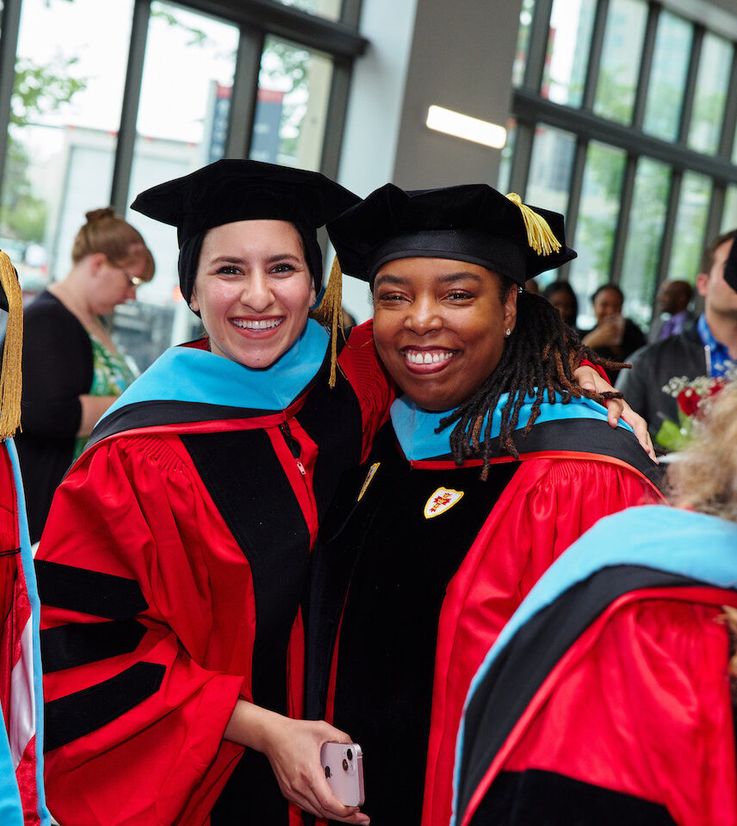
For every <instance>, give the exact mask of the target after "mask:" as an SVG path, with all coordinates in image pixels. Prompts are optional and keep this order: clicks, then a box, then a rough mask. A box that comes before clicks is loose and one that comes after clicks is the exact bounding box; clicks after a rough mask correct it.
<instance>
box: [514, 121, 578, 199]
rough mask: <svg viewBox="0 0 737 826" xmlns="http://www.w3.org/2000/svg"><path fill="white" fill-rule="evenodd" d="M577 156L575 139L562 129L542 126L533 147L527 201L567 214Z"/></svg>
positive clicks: (537, 130)
mask: <svg viewBox="0 0 737 826" xmlns="http://www.w3.org/2000/svg"><path fill="white" fill-rule="evenodd" d="M575 152H576V139H575V137H574V136H573V135H570V134H568V133H567V132H561V130H560V129H553V128H551V127H548V126H539V127H538V128H537V129H536V130H535V142H534V143H533V145H532V159H531V161H530V175H529V179H528V183H527V191H526V193H525V201H527V202H528V203H530V204H534V205H536V206H541V207H544V208H545V209H553V210H555V211H556V212H563V213H565V211H566V210H567V209H568V192H569V189H570V185H571V170H572V168H573V157H574V155H575Z"/></svg>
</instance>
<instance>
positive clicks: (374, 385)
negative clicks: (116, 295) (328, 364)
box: [338, 320, 394, 463]
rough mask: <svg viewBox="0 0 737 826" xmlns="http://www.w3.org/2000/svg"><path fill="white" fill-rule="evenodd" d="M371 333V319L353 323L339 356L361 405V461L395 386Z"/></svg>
mask: <svg viewBox="0 0 737 826" xmlns="http://www.w3.org/2000/svg"><path fill="white" fill-rule="evenodd" d="M373 333H374V323H373V321H372V320H369V321H366V322H364V323H363V324H360V325H359V326H358V327H354V328H353V329H352V330H351V332H350V335H349V336H348V341H347V342H346V344H345V347H343V349H342V351H341V353H340V356H339V358H338V364H339V365H340V369H341V370H342V371H343V373H344V375H345V376H346V378H347V379H348V381H349V382H350V384H351V387H352V388H353V391H354V393H355V394H356V396H357V398H358V403H359V406H360V408H361V426H362V433H363V440H362V448H361V462H362V463H363V462H365V461H366V459H368V456H369V453H370V451H371V447H372V445H373V441H374V436H375V435H376V434H377V432H378V431H379V428H380V427H381V426H382V425H383V424H384V422H386V420H387V418H388V416H389V408H390V407H391V404H392V402H393V401H394V390H393V388H392V385H391V384H390V382H389V378H388V376H387V374H386V372H385V370H384V368H383V367H382V365H381V363H380V362H379V357H378V356H377V354H376V347H375V346H374V338H373Z"/></svg>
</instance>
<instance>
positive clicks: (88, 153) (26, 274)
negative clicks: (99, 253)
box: [0, 0, 133, 294]
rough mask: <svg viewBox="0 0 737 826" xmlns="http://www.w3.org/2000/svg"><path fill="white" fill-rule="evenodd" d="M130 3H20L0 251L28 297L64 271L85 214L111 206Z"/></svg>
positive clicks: (0, 215) (93, 0)
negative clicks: (10, 254)
mask: <svg viewBox="0 0 737 826" xmlns="http://www.w3.org/2000/svg"><path fill="white" fill-rule="evenodd" d="M132 9H133V0H110V1H109V2H106V3H104V4H103V3H99V2H97V0H75V2H74V3H59V2H54V3H50V2H47V0H25V2H24V3H23V6H22V14H21V20H20V32H19V41H18V51H17V56H16V76H15V84H14V90H13V98H12V104H11V106H12V112H11V120H10V128H9V131H8V139H9V143H8V154H7V158H6V164H5V176H4V180H3V186H2V199H1V200H0V247H3V248H6V249H7V248H10V247H9V244H8V242H9V241H11V242H13V244H14V246H13V247H12V249H13V251H14V253H15V255H14V258H15V261H16V263H17V266H18V269H19V273H20V278H21V283H22V285H23V288H24V290H25V291H26V292H27V293H29V294H34V293H37V292H38V291H40V290H41V289H43V287H44V286H45V285H46V283H48V281H49V279H50V278H51V277H52V276H55V277H61V276H62V275H64V274H65V273H66V271H67V269H68V267H69V266H70V251H71V244H72V240H73V236H74V234H75V233H76V231H77V229H78V228H79V227H80V226H81V224H82V222H83V220H84V213H85V212H86V211H87V210H90V209H94V208H96V207H101V206H107V205H108V204H109V203H110V182H111V177H112V169H113V159H114V154H115V148H116V135H117V130H118V127H119V124H120V108H121V103H122V99H123V86H124V82H125V69H126V62H127V59H128V32H129V30H130V21H131V17H132ZM100 31H115V32H117V36H116V37H114V38H110V37H99V36H97V35H96V34H93V32H100Z"/></svg>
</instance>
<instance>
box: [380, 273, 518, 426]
mask: <svg viewBox="0 0 737 826" xmlns="http://www.w3.org/2000/svg"><path fill="white" fill-rule="evenodd" d="M502 292H503V290H502V279H501V278H500V277H499V276H498V275H497V274H496V273H494V272H492V271H491V270H487V269H486V268H485V267H481V266H478V265H476V264H469V263H466V262H465V261H455V260H450V259H445V258H403V259H398V260H396V261H389V262H388V263H386V264H384V265H383V266H382V267H381V268H380V269H379V271H378V273H377V275H376V279H375V282H374V289H373V295H374V340H375V341H376V348H377V350H378V352H379V355H380V357H381V360H382V361H383V362H384V364H385V366H386V368H387V370H388V371H389V373H390V375H391V376H392V378H393V379H394V381H395V382H396V383H397V384H398V385H399V387H400V388H401V389H402V391H403V392H404V393H406V394H407V395H408V396H409V397H410V398H411V399H412V401H414V402H415V403H416V404H417V405H418V406H419V407H421V408H424V409H425V410H436V411H439V410H450V409H452V408H455V407H457V406H458V405H459V404H461V403H462V402H463V401H465V400H466V399H467V398H468V397H469V396H470V395H471V394H472V393H473V392H474V391H475V390H476V389H477V388H478V387H479V385H480V384H481V383H482V382H483V381H484V380H485V379H486V378H487V377H488V376H489V375H490V374H491V373H492V372H493V371H494V369H495V368H496V366H497V364H498V363H499V359H500V358H501V355H502V352H503V350H504V338H505V331H506V330H512V329H514V325H515V322H516V318H517V290H516V289H509V290H508V291H507V292H506V294H505V295H502Z"/></svg>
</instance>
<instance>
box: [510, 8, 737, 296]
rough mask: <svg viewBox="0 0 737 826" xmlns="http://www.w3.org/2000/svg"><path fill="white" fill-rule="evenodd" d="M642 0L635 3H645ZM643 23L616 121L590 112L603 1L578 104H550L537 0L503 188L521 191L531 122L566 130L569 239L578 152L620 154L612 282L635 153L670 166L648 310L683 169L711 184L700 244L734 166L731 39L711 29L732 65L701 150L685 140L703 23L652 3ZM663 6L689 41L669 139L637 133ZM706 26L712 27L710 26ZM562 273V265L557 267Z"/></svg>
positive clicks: (577, 191) (667, 248)
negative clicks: (543, 87)
mask: <svg viewBox="0 0 737 826" xmlns="http://www.w3.org/2000/svg"><path fill="white" fill-rule="evenodd" d="M645 1H646V0H643V2H645ZM647 6H648V9H647V12H648V14H647V21H646V28H645V35H644V39H643V45H642V50H641V53H640V55H639V59H640V72H639V75H638V82H637V87H636V90H635V103H634V108H633V115H632V121H631V123H630V124H626V125H623V124H620V123H617V122H616V121H613V120H609V119H607V118H605V117H602V116H600V115H597V114H595V113H594V96H595V93H596V88H597V84H598V78H599V69H600V63H601V57H602V49H603V44H604V36H605V31H606V23H607V16H608V12H609V8H610V0H598V3H597V6H596V11H595V17H594V24H593V31H592V34H591V43H590V46H589V58H588V67H587V75H586V80H585V85H584V92H583V99H582V102H581V105H580V106H578V107H573V106H567V105H562V104H558V103H554V102H552V101H550V100H548V99H546V98H543V97H542V95H541V94H540V84H541V82H542V77H543V64H544V60H545V49H546V45H547V39H548V31H549V28H550V17H551V12H552V7H553V0H537V2H536V4H535V8H534V11H533V19H532V22H531V24H530V36H529V42H528V51H527V63H526V66H525V72H524V78H523V82H522V85H521V86H518V87H516V88H514V89H513V90H512V95H511V111H510V117H511V118H514V119H515V121H516V147H515V151H514V154H513V157H512V160H511V172H510V189H511V190H513V191H515V192H521V193H524V192H525V191H526V189H527V181H528V176H529V172H530V161H531V155H532V148H533V142H534V135H535V129H536V128H537V126H547V127H553V128H556V129H560V130H562V131H564V132H568V133H570V134H571V135H573V136H574V137H575V139H576V142H577V148H576V155H575V158H574V163H573V169H572V173H571V181H570V191H569V200H568V203H569V207H568V212H567V213H566V234H567V235H568V237H570V238H574V237H575V233H576V223H577V219H578V214H579V208H580V201H581V187H582V183H583V175H584V168H585V159H586V152H587V149H588V146H589V143H590V142H591V141H597V142H600V143H604V144H608V145H611V146H614V147H617V148H619V149H623V150H624V151H625V152H626V156H627V160H626V167H625V174H624V179H623V185H622V191H621V195H620V211H619V217H618V221H617V227H616V231H615V236H614V247H613V254H612V260H611V263H610V270H609V274H608V280H610V281H613V282H614V283H618V282H619V281H620V279H621V274H622V266H623V262H624V255H625V249H626V243H627V234H628V227H629V220H630V215H631V210H632V198H633V194H634V184H635V174H636V170H637V163H638V160H639V159H640V158H641V157H645V158H651V159H653V160H656V161H660V162H662V163H664V164H666V165H667V166H668V167H669V168H670V176H671V177H670V188H669V194H668V201H667V206H666V218H665V224H664V228H663V236H662V241H661V254H660V258H659V265H658V270H657V272H656V273H655V278H654V282H653V307H654V302H655V294H656V292H657V287H658V286H659V285H660V283H661V282H662V281H663V280H664V279H665V278H667V276H668V271H669V266H670V260H671V252H672V249H673V241H674V233H675V225H676V217H677V211H678V203H679V200H680V195H681V183H682V179H683V175H684V173H685V172H696V173H699V174H702V175H705V176H707V177H708V178H710V179H711V182H712V197H711V201H710V204H709V212H708V217H707V222H706V230H705V238H704V239H703V240H704V242H706V241H708V239H709V238H712V237H714V236H716V235H717V234H718V233H719V229H720V224H721V220H722V213H723V209H724V201H725V197H726V191H727V187H728V186H729V185H734V184H737V164H735V163H733V162H732V158H731V155H732V144H733V140H734V136H735V128H736V127H737V39H735V37H734V34H732V35H731V36H730V35H729V34H725V33H723V32H718V31H715V32H714V33H715V34H718V35H719V36H720V37H722V38H724V39H726V40H728V42H730V43H731V45H732V62H731V68H730V75H729V86H728V96H727V101H726V105H725V110H724V113H723V116H722V124H721V133H720V140H719V145H718V150H717V153H716V154H714V155H709V154H702V153H700V152H698V151H696V150H694V149H691V148H690V147H689V146H688V144H687V138H688V133H689V128H690V124H691V119H692V114H693V104H694V100H695V96H696V93H697V88H696V83H697V74H698V68H699V63H700V57H701V50H702V44H703V39H704V36H705V34H706V33H707V29H706V27H705V26H704V25H703V24H702V23H701V22H699V21H697V20H694V19H692V18H690V17H688V16H686V15H685V14H683V13H682V12H675V11H674V10H673V9H672V8H671V7H669V6H668V5H667V4H664V3H663V2H660V0H649V2H647ZM664 10H668V11H669V12H671V13H674V14H677V15H678V16H679V17H681V18H683V19H685V20H687V21H688V22H689V23H690V24H691V25H692V26H693V40H692V46H691V53H690V57H689V65H688V71H687V74H686V80H685V84H684V92H683V99H682V106H681V112H680V119H679V125H678V133H677V139H676V141H675V142H669V141H667V140H663V139H660V138H657V137H655V136H653V135H650V134H648V133H646V132H644V131H643V121H644V115H645V108H646V102H647V94H648V88H649V83H650V79H651V76H652V65H653V57H654V52H655V42H656V34H657V26H658V22H659V20H660V17H661V13H662V12H663V11H664ZM709 31H712V30H711V29H710V30H709ZM561 277H563V278H567V277H568V267H567V266H566V267H564V268H563V269H562V271H561Z"/></svg>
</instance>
